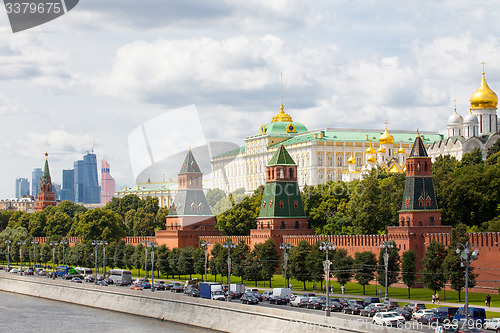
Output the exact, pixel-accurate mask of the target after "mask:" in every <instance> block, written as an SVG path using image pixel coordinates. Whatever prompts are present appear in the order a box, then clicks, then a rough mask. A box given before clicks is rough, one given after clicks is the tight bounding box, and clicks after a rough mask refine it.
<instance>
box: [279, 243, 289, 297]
mask: <svg viewBox="0 0 500 333" xmlns="http://www.w3.org/2000/svg"><path fill="white" fill-rule="evenodd" d="M291 248H292V246H291V245H290V243H281V245H280V249H281V250H283V261H284V264H285V288H286V287H287V283H286V268H287V264H288V253H287V252H286V251H287V250H290V249H291Z"/></svg>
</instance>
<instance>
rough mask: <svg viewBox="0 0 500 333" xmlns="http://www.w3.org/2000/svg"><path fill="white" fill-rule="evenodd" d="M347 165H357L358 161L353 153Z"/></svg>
mask: <svg viewBox="0 0 500 333" xmlns="http://www.w3.org/2000/svg"><path fill="white" fill-rule="evenodd" d="M347 163H349V164H356V159H355V158H354V157H353V156H352V153H351V157H349V159H348V160H347Z"/></svg>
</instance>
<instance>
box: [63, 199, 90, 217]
mask: <svg viewBox="0 0 500 333" xmlns="http://www.w3.org/2000/svg"><path fill="white" fill-rule="evenodd" d="M57 211H59V212H61V213H64V214H66V215H68V216H69V217H70V218H73V217H75V215H77V214H80V213H85V212H86V211H87V208H85V207H84V206H81V205H77V204H74V203H72V202H71V201H63V202H61V203H60V204H59V205H57Z"/></svg>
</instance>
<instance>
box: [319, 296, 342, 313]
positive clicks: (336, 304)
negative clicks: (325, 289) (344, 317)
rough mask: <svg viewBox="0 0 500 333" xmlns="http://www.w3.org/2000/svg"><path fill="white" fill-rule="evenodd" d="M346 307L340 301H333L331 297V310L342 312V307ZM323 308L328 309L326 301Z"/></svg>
mask: <svg viewBox="0 0 500 333" xmlns="http://www.w3.org/2000/svg"><path fill="white" fill-rule="evenodd" d="M343 308H344V306H343V305H342V304H340V303H339V302H337V301H332V300H331V299H330V311H333V312H340V311H342V309H343ZM323 310H326V302H325V304H324V305H323Z"/></svg>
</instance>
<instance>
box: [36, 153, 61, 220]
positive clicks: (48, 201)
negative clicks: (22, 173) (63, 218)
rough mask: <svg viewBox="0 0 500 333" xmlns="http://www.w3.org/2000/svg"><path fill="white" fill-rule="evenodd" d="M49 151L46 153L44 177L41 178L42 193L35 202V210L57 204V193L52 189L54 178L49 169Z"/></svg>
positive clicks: (38, 210)
mask: <svg viewBox="0 0 500 333" xmlns="http://www.w3.org/2000/svg"><path fill="white" fill-rule="evenodd" d="M48 156H49V153H45V166H44V168H43V174H42V179H41V180H40V193H38V200H37V202H36V203H35V212H40V211H42V210H44V209H45V208H46V207H48V206H56V205H57V202H56V195H55V193H54V192H53V191H52V179H51V177H50V170H49V161H48Z"/></svg>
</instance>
